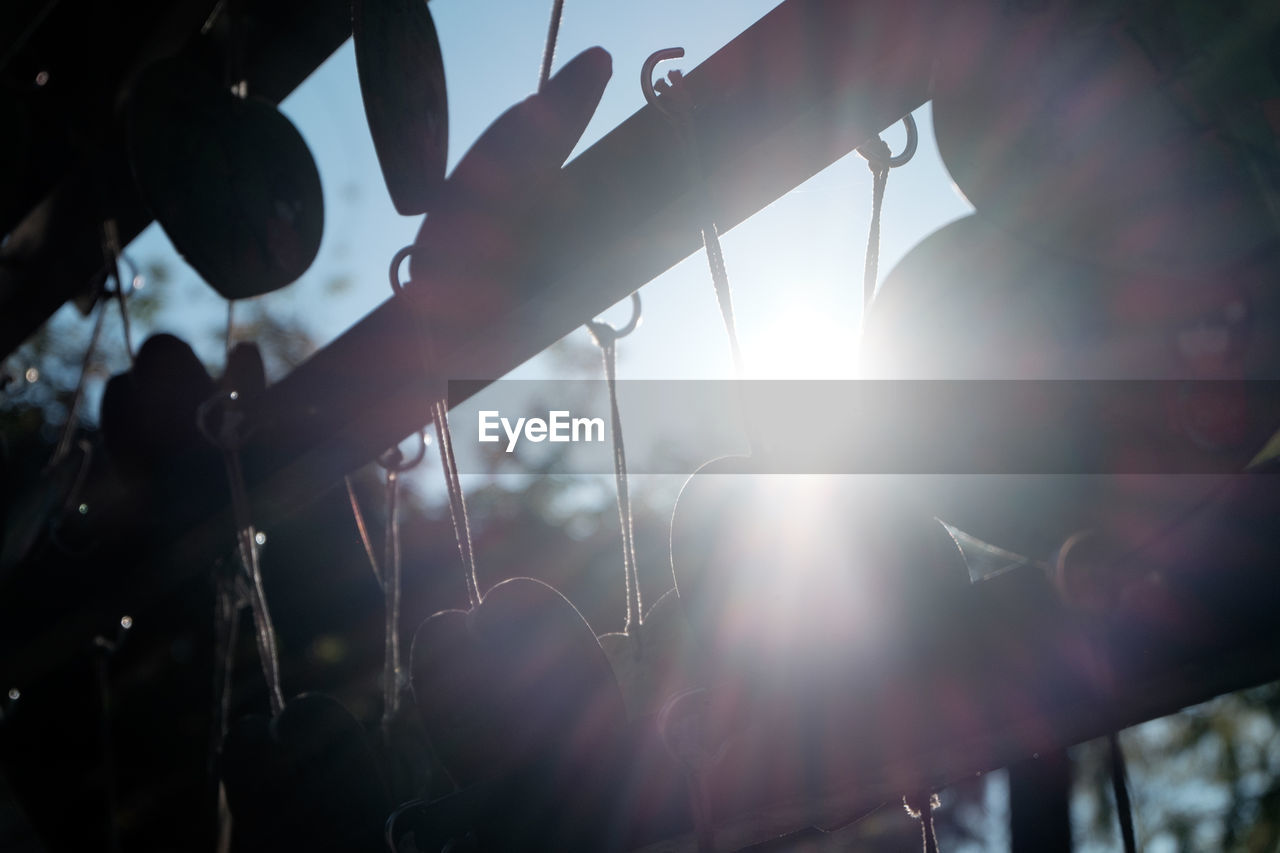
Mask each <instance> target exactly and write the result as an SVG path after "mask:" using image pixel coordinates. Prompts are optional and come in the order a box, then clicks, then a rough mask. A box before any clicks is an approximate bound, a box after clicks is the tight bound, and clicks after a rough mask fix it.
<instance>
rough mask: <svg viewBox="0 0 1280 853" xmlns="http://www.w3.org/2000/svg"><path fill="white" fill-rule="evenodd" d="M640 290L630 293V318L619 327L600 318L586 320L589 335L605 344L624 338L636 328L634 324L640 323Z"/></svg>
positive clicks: (600, 343)
mask: <svg viewBox="0 0 1280 853" xmlns="http://www.w3.org/2000/svg"><path fill="white" fill-rule="evenodd" d="M640 316H641V315H640V291H638V290H636V291H632V293H631V319H629V320H628V321H627V324H626V325H625V326H623V327H622V328H621V329H615V328H614V327H613V326H610V325H609V324H608V323H606V322H604V321H602V320H588V321H587V330H588V331H589V332H591V336H592V337H593V338H595V339H596V343H597V344H598V345H599V346H606V345H607V344H609V343H612V342H613V341H616V340H618V339H619V338H625V337H626V336H627V335H629V334H631V333H632V332H634V331H635V330H636V326H639V325H640Z"/></svg>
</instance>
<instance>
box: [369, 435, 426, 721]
mask: <svg viewBox="0 0 1280 853" xmlns="http://www.w3.org/2000/svg"><path fill="white" fill-rule="evenodd" d="M426 455H427V435H426V433H425V432H423V431H422V430H419V431H418V452H417V453H416V454H415V455H414V457H413V458H412V459H405V458H404V454H403V453H401V452H400V448H398V447H393V448H391V449H390V450H388V451H387V452H386V453H384V454H383V455H382V456H381V457H380V458H379V459H378V465H379V466H380V467H381V468H382V469H383V470H384V471H386V472H387V532H386V539H385V542H386V549H387V550H386V559H385V561H384V562H383V564H382V569H383V570H382V577H381V579H380V580H381V584H382V595H383V599H384V601H385V604H386V617H387V622H386V653H385V655H384V658H383V669H382V733H383V736H384V737H389V736H390V732H391V722H392V720H393V719H394V718H395V715H396V712H397V711H399V710H400V689H401V687H402V686H403V684H404V672H403V670H402V669H401V667H400V520H399V497H400V475H401V474H403V473H405V472H406V471H411V470H413V469H414V468H416V467H418V465H419V463H421V462H422V460H423V458H424V457H425V456H426ZM353 499H354V497H353ZM359 524H360V526H361V527H363V526H364V524H363V519H361V520H360V522H359ZM374 575H375V576H377V575H378V571H377V564H376V563H375V564H374Z"/></svg>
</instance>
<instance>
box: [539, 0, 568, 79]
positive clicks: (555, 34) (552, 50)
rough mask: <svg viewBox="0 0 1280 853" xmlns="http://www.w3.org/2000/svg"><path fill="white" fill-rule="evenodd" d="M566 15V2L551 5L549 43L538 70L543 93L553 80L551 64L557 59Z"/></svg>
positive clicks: (543, 52) (557, 1)
mask: <svg viewBox="0 0 1280 853" xmlns="http://www.w3.org/2000/svg"><path fill="white" fill-rule="evenodd" d="M563 15H564V0H554V2H553V3H552V4H551V23H550V24H548V25H547V43H546V44H545V45H544V46H543V48H542V67H541V68H539V69H538V91H539V92H541V91H542V89H543V87H545V86H546V85H547V80H549V79H550V78H551V63H552V62H553V61H555V57H556V40H557V39H558V38H559V37H560V19H561V17H563Z"/></svg>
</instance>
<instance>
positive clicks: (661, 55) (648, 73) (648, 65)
mask: <svg viewBox="0 0 1280 853" xmlns="http://www.w3.org/2000/svg"><path fill="white" fill-rule="evenodd" d="M682 56H684V48H683V47H666V48H663V49H662V50H655V51H654V52H653V53H651V54H649V58H648V59H646V60H645V61H644V64H643V65H641V66H640V90H641V91H642V92H644V99H645V100H646V101H647V102H648V103H649V106H651V107H653V108H654V109H655V110H658V111H659V112H661V113H662V114H663V115H665V116H668V117H670V116H671V112H670V111H669V110H668V109H667V106H666V104H663V103H661V102H660V101H659V98H658V92H657V90H656V89H654V87H653V69H654V68H655V67H656V66H657V64H658V63H659V62H665V61H666V60H668V59H679V58H680V57H682Z"/></svg>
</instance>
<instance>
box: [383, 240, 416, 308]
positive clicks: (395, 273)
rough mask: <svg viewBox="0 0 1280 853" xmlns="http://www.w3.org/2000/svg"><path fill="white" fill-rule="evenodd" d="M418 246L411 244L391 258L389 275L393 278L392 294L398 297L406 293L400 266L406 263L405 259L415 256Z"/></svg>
mask: <svg viewBox="0 0 1280 853" xmlns="http://www.w3.org/2000/svg"><path fill="white" fill-rule="evenodd" d="M417 248H418V246H417V244H416V243H410V244H409V245H407V246H405V247H404V248H403V249H401V250H400V251H398V252H396V253H395V255H393V256H392V258H391V270H390V272H389V273H388V274H389V275H390V277H391V292H392V293H394V294H395V295H396V296H399V295H400V294H402V293H404V283H403V282H401V281H400V265H401V264H402V263H404V259H405V258H408V257H410V256H412V255H413V252H414V250H415V249H417Z"/></svg>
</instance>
